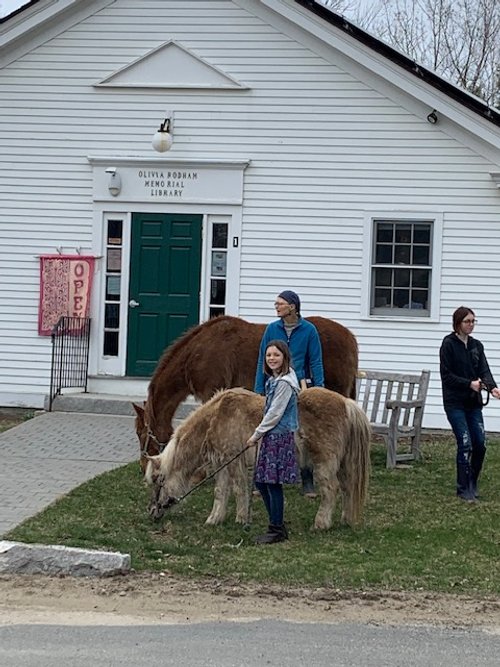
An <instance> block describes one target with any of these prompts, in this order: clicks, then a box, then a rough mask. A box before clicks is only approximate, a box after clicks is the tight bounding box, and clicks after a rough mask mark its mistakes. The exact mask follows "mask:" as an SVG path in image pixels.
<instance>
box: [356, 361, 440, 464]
mask: <svg viewBox="0 0 500 667" xmlns="http://www.w3.org/2000/svg"><path fill="white" fill-rule="evenodd" d="M429 379H430V371H428V370H423V371H422V372H421V373H420V375H416V374H413V373H391V372H385V371H371V370H368V371H360V372H359V373H358V381H357V387H356V396H357V401H358V403H359V404H360V405H361V406H362V409H363V411H364V412H365V414H366V415H367V416H368V419H369V420H370V423H371V426H372V431H373V432H374V433H377V434H380V435H383V436H384V439H385V441H386V444H387V467H393V466H394V465H396V463H397V462H398V461H403V460H409V459H410V460H411V459H413V460H415V459H417V458H419V456H420V437H421V430H422V418H423V412H424V407H425V401H426V398H427V390H428V387H429ZM402 437H406V438H408V437H409V438H410V439H411V454H398V453H397V442H398V439H399V438H402Z"/></svg>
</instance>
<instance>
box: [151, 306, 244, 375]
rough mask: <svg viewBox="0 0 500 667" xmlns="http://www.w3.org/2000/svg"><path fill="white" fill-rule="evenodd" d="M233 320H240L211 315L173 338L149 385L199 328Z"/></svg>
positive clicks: (215, 325)
mask: <svg viewBox="0 0 500 667" xmlns="http://www.w3.org/2000/svg"><path fill="white" fill-rule="evenodd" d="M233 320H240V318H239V317H233V316H232V315H219V316H218V317H213V318H212V319H210V320H207V321H206V322H202V323H201V324H197V325H195V326H194V327H191V329H188V330H187V331H186V332H185V333H183V334H182V336H181V337H180V338H177V339H176V340H174V342H173V343H171V344H170V345H169V346H168V347H167V349H166V350H165V352H163V354H162V355H161V357H160V360H159V362H158V366H157V367H156V370H155V372H154V374H153V377H152V378H151V385H152V384H153V383H154V382H155V380H156V378H157V377H158V376H159V375H161V373H162V371H164V370H165V367H166V366H167V364H168V362H169V361H170V359H172V357H174V356H175V357H177V356H178V355H179V354H182V353H183V351H184V348H186V347H187V345H188V344H189V343H190V342H191V340H192V339H193V338H194V337H195V336H197V335H198V333H199V332H200V329H202V328H203V331H206V330H207V329H212V328H213V327H218V326H220V324H221V322H232V321H233ZM242 321H244V320H242Z"/></svg>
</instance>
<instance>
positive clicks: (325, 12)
mask: <svg viewBox="0 0 500 667" xmlns="http://www.w3.org/2000/svg"><path fill="white" fill-rule="evenodd" d="M295 2H296V3H297V4H299V5H301V6H302V7H304V8H305V9H308V10H309V11H310V12H312V13H313V14H315V15H316V16H319V17H320V18H322V19H324V20H325V21H327V22H328V23H330V24H331V25H334V26H335V27H336V28H338V29H339V30H341V31H342V32H344V33H346V34H347V35H349V36H350V37H352V38H353V39H355V40H357V41H358V42H360V43H361V44H364V45H365V46H368V47H369V48H370V49H373V50H374V51H376V52H377V53H379V54H380V55H382V56H384V57H385V58H388V59H389V60H391V61H392V62H393V63H394V64H396V65H399V67H402V68H403V69H405V70H406V71H407V72H410V74H412V75H413V76H415V77H417V78H418V79H420V80H423V81H425V82H426V83H428V84H430V85H431V86H432V87H433V88H436V89H437V90H439V91H441V92H442V93H444V94H445V95H447V96H448V97H451V98H452V99H453V100H455V101H457V102H460V104H463V105H464V106H466V107H467V108H468V109H470V110H471V111H474V112H475V113H477V114H479V115H480V116H482V117H483V118H485V119H486V120H488V121H491V122H492V123H494V124H495V125H497V126H498V127H500V110H498V109H495V108H494V107H490V106H489V105H488V104H487V103H486V102H484V100H481V99H480V98H479V97H476V96H475V95H472V93H469V92H468V91H466V90H464V89H463V88H460V87H459V86H457V85H455V84H453V83H450V82H449V81H446V80H445V79H443V78H442V77H441V76H439V75H438V74H436V72H433V71H432V70H429V69H427V68H426V67H423V66H422V65H420V64H419V63H418V62H417V61H415V60H412V59H411V58H410V57H409V56H407V55H405V54H404V53H402V52H401V51H398V50H397V49H395V48H394V47H392V46H390V45H389V44H387V43H386V42H383V41H382V40H380V39H378V38H377V37H374V36H373V35H372V34H370V33H369V32H367V31H366V30H363V29H362V28H360V27H358V26H357V25H356V24H355V23H351V21H349V20H348V19H346V18H345V17H344V16H341V15H340V14H336V13H335V12H333V11H332V10H331V9H329V8H328V7H327V6H326V5H323V4H321V3H320V2H317V0H295Z"/></svg>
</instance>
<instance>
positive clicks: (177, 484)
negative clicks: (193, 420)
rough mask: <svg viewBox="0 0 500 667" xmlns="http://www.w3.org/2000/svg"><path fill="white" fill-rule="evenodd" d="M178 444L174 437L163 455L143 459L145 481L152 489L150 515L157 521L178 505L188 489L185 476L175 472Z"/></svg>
mask: <svg viewBox="0 0 500 667" xmlns="http://www.w3.org/2000/svg"><path fill="white" fill-rule="evenodd" d="M176 444H177V443H176V438H175V436H174V437H172V439H171V440H170V441H169V443H168V445H167V447H165V449H164V450H163V451H162V453H161V454H157V455H155V456H150V455H149V454H145V455H144V456H143V457H142V458H143V459H144V461H145V466H144V480H145V482H146V484H147V485H148V486H150V487H151V499H150V503H149V508H148V513H149V515H150V516H151V517H152V518H153V519H155V520H158V519H161V518H162V517H163V515H164V514H165V511H166V510H167V509H169V508H170V507H172V506H173V505H176V504H177V502H178V499H179V496H181V495H182V494H183V493H185V491H186V488H187V480H186V479H185V477H184V475H182V473H181V474H179V472H176V470H174V459H175V448H176Z"/></svg>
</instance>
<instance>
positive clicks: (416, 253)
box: [413, 245, 430, 265]
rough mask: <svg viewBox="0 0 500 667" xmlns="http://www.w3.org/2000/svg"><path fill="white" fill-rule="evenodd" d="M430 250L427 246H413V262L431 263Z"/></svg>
mask: <svg viewBox="0 0 500 667" xmlns="http://www.w3.org/2000/svg"><path fill="white" fill-rule="evenodd" d="M429 250H430V248H429V247H428V246H427V247H426V246H418V245H416V246H414V247H413V264H425V265H428V264H429Z"/></svg>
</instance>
